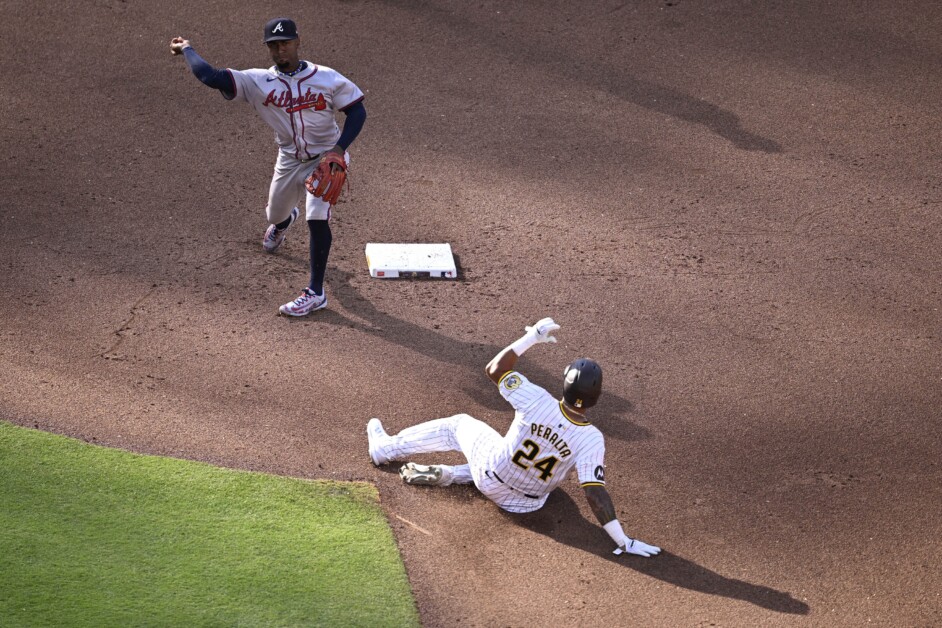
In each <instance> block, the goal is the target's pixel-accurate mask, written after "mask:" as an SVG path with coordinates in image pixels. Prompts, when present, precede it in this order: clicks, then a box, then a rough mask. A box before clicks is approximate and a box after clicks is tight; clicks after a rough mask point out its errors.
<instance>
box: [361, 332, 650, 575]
mask: <svg viewBox="0 0 942 628" xmlns="http://www.w3.org/2000/svg"><path fill="white" fill-rule="evenodd" d="M557 330H559V325H557V324H556V323H555V322H554V321H553V319H551V318H544V319H542V320H540V321H539V322H537V323H536V324H535V325H533V326H532V327H527V328H526V333H525V334H524V335H523V336H522V337H521V338H520V339H518V340H516V341H515V342H513V343H511V344H510V345H509V346H508V347H506V348H505V349H504V350H503V351H501V352H500V353H498V354H497V355H496V356H495V357H494V359H492V360H491V361H490V362H489V363H488V365H487V367H486V369H485V371H486V373H487V376H488V377H489V378H491V380H492V381H493V382H494V383H495V384H497V387H498V389H499V390H500V394H501V396H503V398H504V399H506V400H507V401H508V402H510V405H512V406H513V407H514V410H516V413H515V414H514V419H513V422H512V423H511V425H510V429H509V430H508V432H507V434H506V436H503V437H501V435H500V434H498V433H497V432H496V431H494V430H493V429H492V428H491V427H490V426H489V425H487V424H486V423H483V422H482V421H478V420H477V419H475V418H473V417H471V416H469V415H467V414H457V415H455V416H452V417H448V418H445V419H436V420H434V421H428V422H426V423H420V424H419V425H415V426H413V427H410V428H407V429H405V430H403V431H401V432H399V433H398V434H396V435H395V436H390V435H389V434H387V433H386V431H385V430H384V429H383V424H382V423H381V422H380V420H379V419H370V420H369V422H368V423H367V424H366V433H367V439H368V441H369V452H370V459H371V460H372V461H373V464H375V465H377V466H379V465H383V464H386V463H387V462H390V461H393V460H407V459H408V458H409V457H410V456H412V455H413V454H419V453H432V452H441V451H460V452H461V453H462V454H464V456H465V457H466V458H467V460H468V464H462V465H457V466H449V465H422V464H416V463H414V462H407V463H406V464H405V465H403V466H402V468H401V469H400V471H399V475H400V476H402V479H403V480H404V481H405V482H406V483H407V484H428V485H435V486H448V485H449V484H470V483H472V482H473V483H474V485H475V486H477V488H478V490H480V491H481V492H482V493H483V494H484V495H485V496H486V497H487V498H489V499H490V500H491V501H493V502H494V503H495V504H497V505H498V506H500V507H501V508H503V509H504V510H507V511H509V512H521V513H522V512H532V511H534V510H538V509H539V508H541V507H542V506H543V504H545V503H546V499H547V497H548V496H549V494H550V493H551V492H552V491H553V489H555V488H556V487H557V486H559V484H560V483H561V482H562V481H563V480H564V479H565V478H566V476H567V475H568V474H569V472H570V471H571V470H572V469H573V468H575V469H576V472H577V473H578V474H579V482H580V483H581V485H582V488H583V489H584V490H585V495H586V499H587V500H588V502H589V505H590V506H591V507H592V512H594V513H595V516H596V517H597V518H598V520H599V522H600V523H601V524H602V527H603V528H604V529H605V531H606V532H608V534H609V536H611V537H612V540H613V541H615V543H616V545H617V546H618V547H617V548H616V549H615V553H616V554H621V553H628V554H636V555H638V556H654V555H656V554H657V553H659V552H660V551H661V549H660V548H659V547H656V546H654V545H648V544H647V543H644V542H642V541H639V540H638V539H632V538H631V537H629V536H628V535H626V534H625V532H624V530H623V529H622V526H621V523H619V521H618V519H617V518H616V516H615V506H614V504H613V503H612V498H611V496H610V495H609V494H608V491H607V490H605V461H604V459H605V442H604V439H603V437H602V433H601V432H600V431H599V430H598V428H596V427H595V426H593V425H592V424H591V423H589V420H588V418H587V417H586V410H587V409H588V408H590V407H592V406H593V405H595V403H596V401H598V398H599V395H601V393H602V369H601V367H599V365H598V364H596V363H595V362H594V361H593V360H589V359H587V358H580V359H578V360H576V361H575V362H573V363H572V364H570V365H569V366H567V367H566V370H565V372H564V379H563V396H562V399H555V398H554V397H553V396H552V395H550V394H549V393H548V392H547V391H546V390H544V389H543V388H540V387H539V386H537V385H536V384H533V383H531V382H530V381H529V380H528V379H527V378H526V377H524V376H523V375H521V374H520V373H519V372H517V371H515V370H514V366H515V365H516V363H517V358H518V357H519V356H521V355H523V353H524V352H525V351H526V350H527V349H529V348H530V347H532V346H533V345H535V344H538V343H543V342H556V338H555V337H553V336H552V335H551V334H553V333H554V332H556V331H557Z"/></svg>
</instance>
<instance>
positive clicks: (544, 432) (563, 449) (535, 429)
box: [530, 423, 572, 458]
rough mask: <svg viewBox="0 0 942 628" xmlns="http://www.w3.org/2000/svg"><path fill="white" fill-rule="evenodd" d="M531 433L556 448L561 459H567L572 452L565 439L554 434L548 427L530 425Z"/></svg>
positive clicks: (536, 424) (537, 424) (535, 424)
mask: <svg viewBox="0 0 942 628" xmlns="http://www.w3.org/2000/svg"><path fill="white" fill-rule="evenodd" d="M530 433H531V434H533V435H535V436H539V437H540V438H545V439H546V440H547V441H549V444H550V445H552V446H553V447H555V448H556V451H558V452H559V457H560V458H565V457H566V456H568V455H569V454H571V453H572V452H571V451H569V445H567V444H566V441H564V440H563V437H562V436H560V435H559V434H557V433H556V432H554V431H553V430H551V429H550V428H549V426H547V425H540V424H539V423H533V424H531V425H530Z"/></svg>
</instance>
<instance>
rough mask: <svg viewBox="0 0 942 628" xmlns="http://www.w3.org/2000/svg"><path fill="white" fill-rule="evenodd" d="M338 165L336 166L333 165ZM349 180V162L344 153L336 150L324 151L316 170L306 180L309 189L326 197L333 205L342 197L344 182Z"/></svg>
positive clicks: (320, 196)
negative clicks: (335, 151) (341, 153)
mask: <svg viewBox="0 0 942 628" xmlns="http://www.w3.org/2000/svg"><path fill="white" fill-rule="evenodd" d="M334 164H336V165H337V167H336V168H334V167H333V165H334ZM346 181H347V162H346V161H345V160H344V158H343V155H340V154H338V153H334V152H328V153H324V156H323V157H322V158H321V161H320V163H319V164H317V167H316V168H314V172H312V173H311V176H309V177H308V178H307V179H305V180H304V187H306V188H307V191H308V192H310V193H311V194H313V195H314V196H317V197H319V198H322V199H324V200H325V201H327V202H328V203H330V204H331V205H333V204H334V203H336V202H337V199H338V198H340V192H341V191H342V190H343V184H344V183H346Z"/></svg>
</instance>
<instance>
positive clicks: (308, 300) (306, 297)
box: [278, 288, 327, 316]
mask: <svg viewBox="0 0 942 628" xmlns="http://www.w3.org/2000/svg"><path fill="white" fill-rule="evenodd" d="M325 307H327V293H326V292H325V293H324V294H321V295H317V294H315V293H314V291H313V290H311V289H310V288H305V289H304V290H302V291H301V295H300V296H299V297H298V298H297V299H295V300H294V301H291V302H290V303H285V304H284V305H282V306H281V307H280V308H278V311H279V312H281V313H282V314H284V315H285V316H307V315H308V314H310V313H311V312H313V311H314V310H321V309H324V308H325Z"/></svg>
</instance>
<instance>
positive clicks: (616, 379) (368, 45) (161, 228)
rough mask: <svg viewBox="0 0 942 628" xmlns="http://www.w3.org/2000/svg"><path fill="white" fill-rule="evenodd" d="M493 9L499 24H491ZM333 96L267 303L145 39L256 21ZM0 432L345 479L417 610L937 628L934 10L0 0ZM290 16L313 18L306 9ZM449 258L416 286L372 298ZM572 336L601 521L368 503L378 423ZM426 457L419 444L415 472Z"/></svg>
mask: <svg viewBox="0 0 942 628" xmlns="http://www.w3.org/2000/svg"><path fill="white" fill-rule="evenodd" d="M518 5H520V6H518ZM277 14H287V15H290V16H291V17H293V18H294V19H295V20H296V21H297V23H298V25H299V29H300V32H301V37H302V48H301V50H302V53H303V57H305V58H308V59H310V60H312V61H314V62H315V63H321V64H324V65H328V66H331V67H334V68H336V69H338V70H339V71H341V72H342V73H344V74H345V75H347V76H349V77H350V78H351V79H352V80H354V81H355V82H356V83H357V84H358V85H359V86H360V87H361V88H363V89H364V91H365V92H366V100H365V104H366V107H367V110H368V112H369V118H368V120H367V123H366V126H365V128H364V131H363V133H362V134H361V136H360V138H359V139H358V140H357V141H356V142H355V143H354V145H353V146H352V148H351V153H352V155H353V159H352V168H353V169H352V189H351V190H350V192H349V193H348V194H347V195H346V196H345V198H343V199H342V200H341V202H340V204H339V205H338V206H337V207H336V208H335V212H334V219H333V221H332V227H333V231H334V246H333V252H332V255H331V262H330V267H329V269H328V275H327V290H328V292H329V298H330V305H329V306H328V309H326V310H324V311H321V312H318V313H316V314H314V315H311V316H310V317H308V318H306V319H302V320H287V319H285V318H279V317H277V316H276V313H277V308H278V305H280V304H281V303H284V302H286V301H288V300H289V299H291V298H292V297H294V296H296V292H297V291H299V290H300V288H302V287H303V286H304V285H305V283H306V281H307V272H308V271H307V257H308V253H307V242H306V239H307V235H306V234H305V233H304V230H303V229H302V228H298V227H300V226H296V228H294V229H293V230H292V232H291V233H290V235H289V238H288V241H287V243H286V245H285V246H284V248H283V249H282V250H281V251H280V252H279V253H278V254H277V255H274V256H272V255H266V254H264V253H263V252H262V250H261V245H260V239H261V236H262V233H263V232H264V230H265V227H266V226H267V225H266V223H265V220H264V212H263V209H264V203H265V199H266V193H267V189H268V183H269V180H270V176H271V171H272V167H273V164H274V159H275V146H274V143H273V142H272V133H271V131H270V129H269V128H268V127H266V126H265V125H264V123H262V122H261V120H259V119H258V118H257V116H256V115H255V114H254V112H253V111H252V110H251V109H250V108H249V107H248V106H246V105H244V104H233V103H227V102H225V101H224V100H223V99H222V98H221V97H220V96H219V95H218V94H217V93H215V92H214V91H212V90H210V89H207V88H206V87H204V86H202V85H201V84H199V82H198V81H197V80H196V79H195V78H194V77H193V76H192V75H191V74H190V72H189V70H188V69H187V68H186V65H185V64H184V62H183V61H182V60H181V59H180V58H179V57H172V56H171V55H170V53H169V41H170V39H171V38H172V37H174V36H176V35H181V36H184V37H187V38H188V39H190V40H191V41H192V43H193V45H194V47H195V48H196V50H197V51H198V52H200V54H202V55H203V56H204V57H205V58H206V59H207V60H208V61H209V62H210V63H212V64H214V65H216V66H229V67H236V68H246V67H260V66H267V65H268V58H267V56H266V51H265V49H264V47H263V46H262V44H261V43H260V39H261V37H260V31H261V28H262V25H263V24H264V23H265V21H266V20H267V19H269V18H271V17H273V16H275V15H277ZM0 17H2V19H0V35H2V38H3V40H4V42H5V44H6V45H5V53H4V57H3V60H2V62H0V78H2V83H3V85H4V88H3V92H2V97H0V114H2V120H3V131H2V134H3V148H2V153H3V158H4V160H3V163H4V166H3V168H2V169H0V185H2V189H3V193H2V207H0V289H2V297H3V298H2V300H0V318H2V321H3V326H2V332H0V369H2V374H3V376H2V378H0V417H2V418H5V419H10V420H12V421H14V422H16V423H19V424H21V425H28V426H35V427H40V428H42V429H46V430H50V431H54V432H60V433H64V434H69V435H73V436H79V437H81V438H84V439H85V440H87V441H90V442H96V443H100V444H105V445H109V446H115V447H121V448H125V449H129V450H132V451H140V452H146V453H154V454H163V455H168V456H178V457H183V458H189V459H195V460H203V461H208V462H213V463H216V464H221V465H226V466H231V467H238V468H246V469H253V470H262V471H269V472H274V473H280V474H287V475H292V476H298V477H309V478H331V479H351V480H368V481H374V482H376V483H377V485H378V487H379V491H380V494H381V497H382V500H383V503H384V507H385V509H386V512H387V514H388V516H389V520H390V522H391V523H392V525H393V528H394V531H395V534H396V536H397V540H398V542H399V545H400V548H401V550H402V552H403V556H404V559H405V562H406V566H407V569H408V572H409V577H410V580H411V583H412V586H413V588H414V590H415V594H416V596H417V599H418V604H419V608H420V612H421V615H422V620H423V622H424V624H425V625H427V626H456V625H474V626H494V625H508V626H520V625H526V624H530V623H535V622H537V621H539V622H540V623H543V624H555V625H581V626H606V627H608V626H626V625H672V626H695V625H704V626H705V625H723V626H756V625H764V626H787V625H827V626H860V625H863V624H865V623H867V622H868V621H869V622H872V623H874V624H881V625H891V624H892V625H908V626H926V625H938V624H940V623H942V598H940V596H939V595H940V594H939V591H942V575H940V571H939V569H938V565H939V564H940V562H942V547H940V544H939V541H938V539H939V538H940V536H942V520H940V519H942V514H940V513H942V508H940V504H942V469H940V463H939V455H938V454H939V451H940V450H942V424H940V423H942V421H940V414H939V408H940V407H942V392H940V384H942V368H940V365H942V351H940V338H939V330H940V329H942V317H940V314H939V302H940V294H939V293H940V278H942V247H940V245H939V243H940V235H942V228H940V227H942V219H940V203H942V193H940V180H939V174H940V172H942V153H940V148H939V147H940V146H942V123H940V120H942V111H940V104H939V103H940V102H942V74H940V73H939V67H942V40H940V39H939V37H938V33H939V32H940V30H942V5H939V4H938V3H935V2H928V1H925V0H914V1H909V2H889V1H879V2H868V3H866V4H865V5H862V4H860V3H857V2H850V1H840V2H831V3H819V2H810V1H804V2H789V3H784V2H782V3H779V2H775V3H752V2H737V1H733V2H720V3H693V2H685V1H683V0H681V1H676V2H642V3H622V2H607V1H606V2H599V3H594V4H593V3H589V4H585V3H580V4H572V3H568V2H535V3H522V4H521V3H517V4H516V5H513V4H508V3H506V2H491V1H489V0H485V1H481V2H475V3H470V4H469V3H466V2H458V1H451V0H447V1H443V2H428V1H424V0H408V1H405V0H402V1H389V2H380V1H356V0H354V1H339V0H334V1H327V2H319V3H316V4H310V5H304V6H300V5H297V4H296V3H285V2H275V3H273V4H270V5H266V6H265V7H261V6H258V7H256V6H253V5H251V4H248V3H235V2H222V1H214V2H206V3H185V2H180V1H178V0H172V1H170V2H166V3H133V2H124V1H121V0H97V1H95V2H91V3H79V4H74V3H72V4H70V3H64V2H60V3H55V2H54V3H40V4H39V5H36V6H30V7H29V8H26V7H25V5H24V6H21V5H18V4H15V3H10V2H6V3H3V4H2V5H0ZM320 25H326V26H324V29H323V30H318V28H320ZM367 242H450V243H451V245H452V247H453V249H454V251H455V253H456V256H457V258H458V262H459V273H460V277H459V279H458V280H455V281H447V280H440V281H439V280H436V281H432V280H428V281H402V280H400V281H383V280H379V279H371V278H370V277H369V275H368V272H367V268H366V261H365V258H364V255H363V250H364V247H365V244H366V243H367ZM543 316H552V317H554V318H555V319H556V320H557V321H558V322H559V323H560V324H561V325H562V330H561V331H560V333H559V341H560V343H559V344H558V345H553V346H540V347H537V348H535V349H533V350H532V351H530V352H529V353H527V355H526V356H525V358H524V359H523V360H522V361H521V363H520V368H521V371H522V372H524V373H525V374H526V375H527V376H529V377H530V378H531V379H533V380H534V381H536V382H537V383H539V384H541V385H543V386H545V387H547V388H548V389H550V390H554V389H555V387H557V386H558V385H559V383H560V381H561V373H562V368H563V366H564V365H565V364H566V363H568V362H569V361H571V360H572V359H573V358H576V357H579V356H581V355H588V356H590V357H593V358H595V359H596V360H598V361H599V362H600V363H601V364H602V366H603V368H604V369H605V382H606V393H605V396H604V397H603V401H602V402H601V403H600V405H599V406H598V409H597V410H596V412H594V416H595V418H596V422H597V424H598V426H599V427H600V428H601V430H602V431H603V433H604V434H605V435H606V438H607V441H606V442H607V457H606V459H607V474H606V475H607V479H608V486H609V490H610V492H611V493H612V495H613V498H614V500H615V502H616V505H617V508H618V511H619V516H620V518H621V519H622V521H623V522H624V524H625V528H626V531H627V532H628V533H629V534H634V535H637V536H638V537H640V538H642V539H644V540H646V541H649V542H652V543H656V544H658V545H660V546H662V547H663V548H664V549H665V552H664V554H663V555H662V556H660V557H658V558H657V559H652V560H642V559H633V558H625V557H621V558H616V557H614V556H612V555H611V549H612V547H611V542H610V540H609V539H608V537H607V536H606V535H605V533H604V532H603V531H602V530H601V528H599V527H598V526H597V524H596V522H595V521H594V517H593V516H592V514H591V512H590V511H589V509H588V506H587V505H586V503H585V500H584V499H583V497H582V495H581V491H580V489H579V488H578V485H577V484H576V483H575V481H574V480H573V481H571V482H570V483H568V484H567V485H566V487H565V491H558V492H557V493H556V494H555V495H554V496H553V497H552V498H551V499H550V501H549V502H548V504H547V506H546V507H545V508H544V509H543V510H542V511H540V512H538V513H536V514H533V515H530V516H526V517H512V516H509V515H504V514H502V513H500V512H499V511H498V510H497V509H496V508H495V507H494V506H493V505H491V504H490V503H489V502H487V501H486V500H485V499H484V498H482V497H481V496H480V495H478V494H477V493H476V492H475V491H474V490H473V489H471V488H468V487H451V488H448V489H440V490H436V489H426V490H423V489H421V488H417V487H408V486H403V485H402V484H401V483H400V480H399V477H398V475H397V474H396V473H395V469H394V467H390V468H389V469H384V470H377V469H374V468H373V467H372V466H371V465H370V463H369V461H368V458H367V453H366V436H365V432H364V428H365V424H366V421H367V420H368V419H369V418H370V417H371V416H379V417H382V418H383V420H384V423H385V425H386V426H387V428H388V429H389V430H390V431H394V430H398V429H401V428H403V427H406V426H407V425H410V424H413V423H415V422H418V421H420V420H425V419H430V418H436V417H439V416H447V415H450V414H454V413H457V412H468V413H469V414H472V415H473V416H476V417H478V418H480V419H482V420H484V421H487V422H488V423H490V424H491V425H493V426H494V427H495V428H497V429H498V430H503V429H504V427H505V426H506V425H507V424H508V422H509V420H510V416H511V415H510V412H509V411H508V407H507V406H506V405H505V404H504V402H503V401H502V400H501V399H500V397H499V395H498V393H497V391H496V389H495V388H494V387H493V385H492V384H490V382H489V381H488V380H487V378H486V377H485V375H484V373H483V367H484V364H485V363H486V362H487V361H488V360H489V359H490V358H491V357H492V356H493V354H495V353H496V352H497V351H498V350H499V349H501V348H502V347H503V346H504V345H506V344H507V343H509V342H510V341H512V340H514V339H515V338H516V337H518V336H519V334H520V333H522V331H523V326H524V325H527V324H530V323H532V322H534V321H535V320H537V319H539V318H541V317H543ZM440 460H442V461H455V460H457V459H456V458H454V457H452V456H445V457H443V458H441V459H440Z"/></svg>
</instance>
